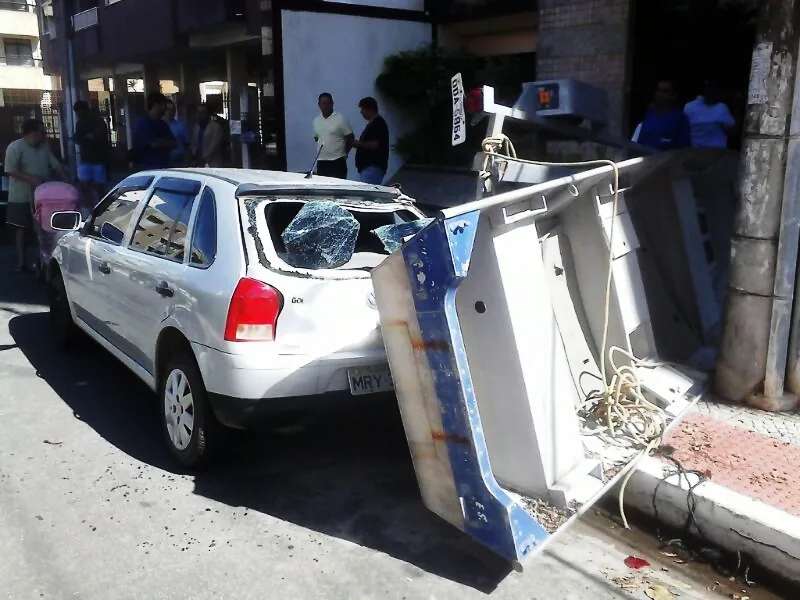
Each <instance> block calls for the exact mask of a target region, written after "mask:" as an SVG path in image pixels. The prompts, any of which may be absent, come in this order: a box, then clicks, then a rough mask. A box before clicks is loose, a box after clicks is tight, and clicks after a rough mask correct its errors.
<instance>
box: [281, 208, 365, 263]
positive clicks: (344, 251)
mask: <svg viewBox="0 0 800 600" xmlns="http://www.w3.org/2000/svg"><path fill="white" fill-rule="evenodd" d="M360 228H361V226H360V225H359V223H358V221H356V219H355V217H353V215H351V214H350V213H349V212H348V211H347V210H345V209H344V208H342V207H341V206H339V205H338V204H336V203H335V202H330V201H327V200H322V201H316V202H307V203H306V204H305V205H304V206H303V208H301V209H300V212H298V213H297V215H296V216H295V217H294V219H292V221H291V222H290V223H289V225H288V226H287V227H286V229H284V230H283V233H282V234H281V238H282V239H283V244H284V246H285V247H286V259H285V260H286V262H287V263H289V264H290V265H292V266H293V267H298V268H301V269H335V268H337V267H341V266H342V265H344V264H346V263H347V262H348V261H349V260H350V258H351V257H352V256H353V252H354V251H355V249H356V239H357V238H358V232H359V229H360Z"/></svg>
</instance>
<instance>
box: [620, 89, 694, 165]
mask: <svg viewBox="0 0 800 600" xmlns="http://www.w3.org/2000/svg"><path fill="white" fill-rule="evenodd" d="M636 137H637V139H635V140H634V141H637V142H638V143H640V144H642V145H643V146H650V147H651V148H656V149H657V150H676V149H678V148H688V147H689V146H691V145H692V134H691V126H690V125H689V119H688V118H687V117H686V114H685V113H684V112H683V111H682V110H681V109H680V108H678V107H676V106H675V88H674V86H673V85H672V82H671V81H669V80H666V79H665V80H662V81H659V82H658V84H657V86H656V94H655V97H654V99H653V103H652V104H651V105H650V109H649V110H648V111H647V112H646V113H645V115H644V119H643V120H642V124H641V129H640V130H639V131H638V136H636Z"/></svg>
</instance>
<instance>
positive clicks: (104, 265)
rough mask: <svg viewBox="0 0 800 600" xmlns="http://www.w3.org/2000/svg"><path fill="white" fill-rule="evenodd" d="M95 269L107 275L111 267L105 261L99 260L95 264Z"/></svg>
mask: <svg viewBox="0 0 800 600" xmlns="http://www.w3.org/2000/svg"><path fill="white" fill-rule="evenodd" d="M97 270H98V271H100V272H101V273H103V274H104V275H108V274H109V273H111V267H109V266H108V263H107V262H101V263H100V264H99V265H98V266H97Z"/></svg>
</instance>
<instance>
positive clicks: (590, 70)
mask: <svg viewBox="0 0 800 600" xmlns="http://www.w3.org/2000/svg"><path fill="white" fill-rule="evenodd" d="M630 4H631V0H539V44H538V48H537V73H536V78H537V79H551V78H558V77H573V78H575V79H579V80H581V81H584V82H586V83H591V84H593V85H597V86H600V87H603V88H605V90H606V92H607V93H608V100H609V105H610V114H609V120H610V128H611V130H612V131H614V132H615V133H623V134H627V133H628V132H627V131H623V123H625V111H626V104H627V97H628V85H629V84H628V72H627V71H628V37H629V36H628V23H629V19H630V16H631V11H630Z"/></svg>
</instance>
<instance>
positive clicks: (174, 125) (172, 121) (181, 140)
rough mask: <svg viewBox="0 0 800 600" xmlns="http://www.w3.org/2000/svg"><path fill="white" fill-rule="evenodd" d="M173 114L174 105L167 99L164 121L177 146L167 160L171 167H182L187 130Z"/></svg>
mask: <svg viewBox="0 0 800 600" xmlns="http://www.w3.org/2000/svg"><path fill="white" fill-rule="evenodd" d="M175 112H176V110H175V103H174V102H173V101H172V100H169V99H168V100H167V112H166V114H165V115H164V120H165V121H166V122H167V125H169V128H170V130H171V131H172V135H173V136H175V141H176V142H177V144H178V145H177V146H176V147H175V149H174V150H172V152H170V153H169V159H170V162H171V163H172V166H173V167H182V166H183V165H184V163H185V162H186V151H187V149H188V148H189V130H188V129H186V123H184V122H183V121H181V120H180V119H178V118H177V117H176V116H175Z"/></svg>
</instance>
